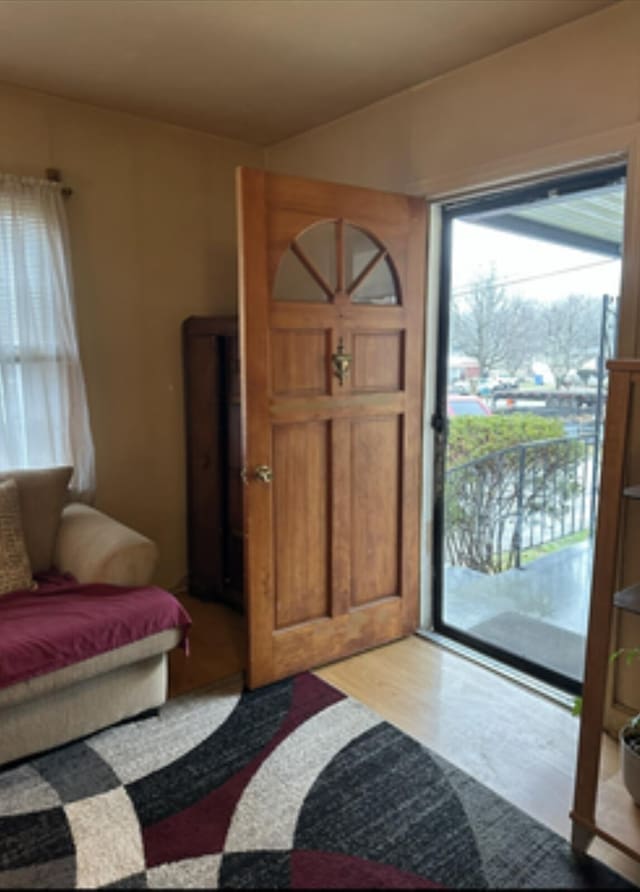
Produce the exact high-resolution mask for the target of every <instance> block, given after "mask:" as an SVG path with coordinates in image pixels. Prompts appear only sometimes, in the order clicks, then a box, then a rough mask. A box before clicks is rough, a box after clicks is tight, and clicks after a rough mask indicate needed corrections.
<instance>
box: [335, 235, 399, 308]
mask: <svg viewBox="0 0 640 892" xmlns="http://www.w3.org/2000/svg"><path fill="white" fill-rule="evenodd" d="M344 248H345V273H346V280H347V283H348V289H351V287H352V286H353V283H354V282H355V281H356V280H357V278H358V276H359V275H361V273H362V272H364V270H365V269H366V267H367V265H368V264H369V263H371V261H372V260H373V259H374V258H375V257H377V256H378V255H379V253H380V247H379V246H378V245H377V244H376V243H375V242H374V241H373V239H372V238H370V237H369V236H368V235H367V234H366V233H365V232H362V230H361V229H356V227H355V226H345V228H344ZM351 300H353V301H354V302H355V303H371V304H396V303H398V298H397V295H396V286H395V283H394V279H393V275H392V272H391V268H390V266H389V261H388V260H387V258H386V257H385V258H383V259H381V260H379V261H378V262H377V263H376V265H375V266H374V267H373V269H372V270H370V271H369V272H368V273H367V274H366V275H365V277H364V279H363V280H362V282H361V283H360V284H359V285H358V286H357V288H356V289H355V290H354V292H353V293H352V295H351Z"/></svg>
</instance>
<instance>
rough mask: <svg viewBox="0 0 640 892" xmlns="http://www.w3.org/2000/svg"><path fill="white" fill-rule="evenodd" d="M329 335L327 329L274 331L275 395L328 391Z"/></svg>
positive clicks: (273, 364)
mask: <svg viewBox="0 0 640 892" xmlns="http://www.w3.org/2000/svg"><path fill="white" fill-rule="evenodd" d="M329 335H330V332H329V331H328V330H323V329H310V330H306V331H305V330H304V329H299V330H292V329H289V330H277V329H276V330H274V332H273V335H272V351H271V369H272V372H271V373H272V382H273V393H274V395H275V396H304V395H308V396H310V395H313V394H320V393H328V390H329V388H328V374H327V363H328V355H329V353H330V350H329V347H330V340H329Z"/></svg>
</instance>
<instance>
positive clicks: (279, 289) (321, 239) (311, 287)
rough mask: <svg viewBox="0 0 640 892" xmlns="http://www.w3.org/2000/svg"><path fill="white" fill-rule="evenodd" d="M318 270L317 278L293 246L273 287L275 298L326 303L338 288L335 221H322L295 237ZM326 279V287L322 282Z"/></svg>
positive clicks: (296, 242) (283, 259) (283, 260)
mask: <svg viewBox="0 0 640 892" xmlns="http://www.w3.org/2000/svg"><path fill="white" fill-rule="evenodd" d="M295 244H296V245H297V247H298V248H299V249H300V250H301V251H302V253H303V254H304V256H305V257H306V258H307V260H308V261H309V263H310V264H311V266H312V267H313V269H314V270H315V271H316V273H317V277H314V275H313V273H312V272H310V270H308V269H307V268H306V266H305V265H304V262H303V261H302V260H301V259H300V257H299V256H296V254H295V252H294V250H293V249H292V248H288V249H287V252H286V253H285V255H284V256H283V258H282V260H281V261H280V266H279V267H278V271H277V273H276V280H275V284H274V286H273V297H274V300H303V301H311V302H319V301H321V302H323V303H326V302H327V301H328V300H329V297H330V295H333V293H334V292H335V290H336V231H335V224H334V223H318V224H317V225H316V226H312V227H311V228H310V229H306V230H305V231H304V232H303V233H302V234H301V235H300V236H298V237H297V238H296V239H295ZM318 278H320V279H321V280H322V282H323V283H324V285H325V287H324V288H323V287H322V286H321V285H320V283H319V282H318Z"/></svg>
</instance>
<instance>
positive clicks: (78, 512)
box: [54, 502, 158, 585]
mask: <svg viewBox="0 0 640 892" xmlns="http://www.w3.org/2000/svg"><path fill="white" fill-rule="evenodd" d="M157 559H158V549H157V548H156V545H155V543H154V542H152V541H151V540H150V539H147V538H146V537H145V536H141V535H140V533H136V532H135V531H134V530H132V529H130V528H129V527H126V526H124V524H121V523H118V521H116V520H113V518H111V517H108V516H107V515H106V514H102V512H100V511H97V510H96V509H95V508H91V507H89V506H88V505H83V504H80V503H79V502H72V503H71V504H69V505H67V506H66V507H65V509H64V510H63V512H62V519H61V521H60V526H59V528H58V536H57V539H56V546H55V552H54V562H55V565H56V567H57V568H58V569H59V570H62V571H63V572H65V573H72V574H73V576H75V578H76V579H77V580H78V582H109V583H113V584H115V585H146V584H148V583H149V581H150V580H151V577H152V575H153V571H154V569H155V565H156V561H157Z"/></svg>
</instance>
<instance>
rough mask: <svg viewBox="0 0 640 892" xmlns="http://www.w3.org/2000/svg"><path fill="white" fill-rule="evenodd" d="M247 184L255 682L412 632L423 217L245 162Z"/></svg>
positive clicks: (246, 354)
mask: <svg viewBox="0 0 640 892" xmlns="http://www.w3.org/2000/svg"><path fill="white" fill-rule="evenodd" d="M238 187H239V188H238V192H239V213H238V220H239V242H240V291H241V307H240V330H241V349H242V372H243V374H242V388H243V401H242V404H243V449H244V465H245V469H246V473H245V480H246V485H245V487H244V518H245V554H246V563H245V567H246V579H245V592H246V605H247V614H248V626H249V667H248V679H247V680H248V684H249V686H250V687H256V686H259V685H261V684H265V683H268V682H270V681H273V680H275V679H277V678H282V677H284V676H286V675H289V674H291V673H293V672H298V671H300V670H302V669H308V668H311V667H313V666H316V665H320V664H322V663H325V662H327V661H329V660H334V659H338V658H340V657H343V656H347V655H348V654H351V653H355V652H357V651H359V650H363V649H364V648H367V647H372V646H374V645H376V644H381V643H383V642H385V641H390V640H392V639H394V638H397V637H399V636H401V635H403V634H409V633H410V632H412V631H413V630H414V629H415V627H416V624H417V618H418V581H419V580H418V575H419V558H418V531H419V519H420V518H419V508H420V465H421V412H422V368H423V334H424V333H423V319H424V267H425V257H426V207H425V204H424V202H423V201H422V200H419V199H413V198H409V197H407V196H399V195H387V194H384V193H379V192H374V191H372V190H367V189H358V188H354V187H349V186H336V185H333V184H330V183H319V182H314V181H309V180H302V179H299V178H294V177H281V176H276V175H273V174H267V173H265V172H264V171H252V170H246V169H241V170H240V171H239V174H238ZM283 264H286V265H287V266H288V268H289V271H288V272H287V270H285V273H284V274H283V273H282V269H283ZM295 264H297V266H296V265H295ZM283 282H284V283H285V284H286V285H287V288H286V289H284V291H286V294H285V293H284V292H283V287H284V286H283V284H282V283H283ZM308 282H311V283H312V287H309V286H308V285H307V284H305V283H308ZM314 289H315V291H314ZM313 294H314V295H315V296H312V298H311V299H309V298H310V295H313ZM318 295H320V297H318ZM389 300H393V301H394V303H393V304H391V303H388V301H389ZM265 468H267V469H269V470H270V471H272V472H273V473H272V477H271V476H270V473H268V472H265V470H264V469H265Z"/></svg>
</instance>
